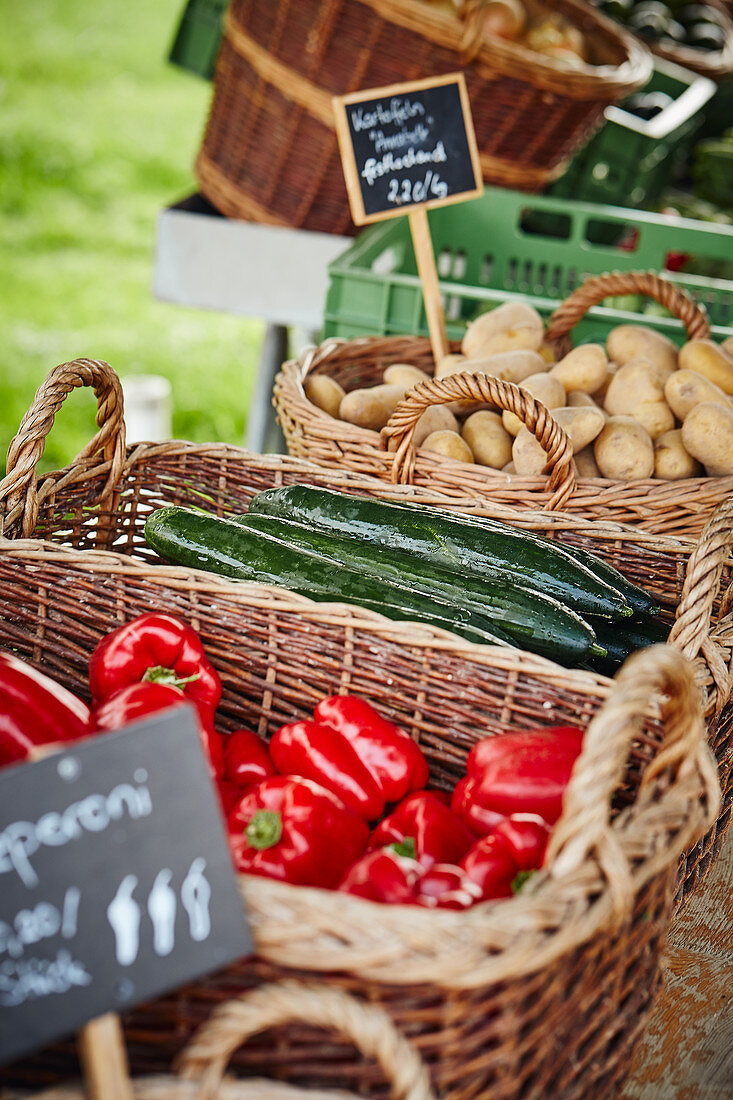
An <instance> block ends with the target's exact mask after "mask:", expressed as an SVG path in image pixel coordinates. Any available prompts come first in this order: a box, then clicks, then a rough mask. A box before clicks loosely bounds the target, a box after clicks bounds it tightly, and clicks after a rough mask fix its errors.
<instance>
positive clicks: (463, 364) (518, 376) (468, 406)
mask: <svg viewBox="0 0 733 1100" xmlns="http://www.w3.org/2000/svg"><path fill="white" fill-rule="evenodd" d="M444 364H445V359H444V360H442V362H441V364H440V368H439V369H440V370H443V369H445V368H444ZM546 369H547V364H546V363H545V361H544V359H543V358H542V356H540V355H537V353H536V352H534V351H508V352H504V353H503V354H502V355H490V356H486V357H485V358H481V359H461V361H460V362H457V363H455V364H453V363H448V364H447V372H448V373H447V374H441V376H440V377H441V378H446V377H448V376H449V375H451V374H459V373H460V372H461V371H467V372H468V373H469V374H488V375H491V376H492V377H493V378H500V379H502V380H503V381H504V382H516V383H519V382H522V381H523V380H524V379H525V378H528V377H529V376H530V375H532V374H536V373H537V372H538V371H545V370H546ZM436 377H438V376H437V375H436ZM485 407H486V404H485V403H482V402H476V401H470V400H465V401H463V400H460V399H458V400H456V401H451V402H450V408H451V410H452V412H454V413H455V414H456V415H457V416H460V415H461V414H462V413H466V412H475V411H476V409H480V408H485Z"/></svg>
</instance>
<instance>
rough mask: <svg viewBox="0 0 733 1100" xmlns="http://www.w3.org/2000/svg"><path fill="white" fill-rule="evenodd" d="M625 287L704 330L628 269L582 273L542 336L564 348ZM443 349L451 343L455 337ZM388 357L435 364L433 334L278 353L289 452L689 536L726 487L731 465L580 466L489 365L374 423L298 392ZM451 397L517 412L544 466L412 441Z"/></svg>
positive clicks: (437, 487) (691, 309)
mask: <svg viewBox="0 0 733 1100" xmlns="http://www.w3.org/2000/svg"><path fill="white" fill-rule="evenodd" d="M633 293H638V294H647V295H649V296H650V297H653V298H654V299H655V300H657V301H658V302H660V303H661V304H662V305H664V306H665V307H666V308H668V309H669V310H670V311H671V312H673V313H674V315H675V316H676V317H678V318H679V319H680V320H681V321H682V322H683V323H684V325H685V327H686V329H687V334H688V337H689V339H705V338H707V337H708V335H709V332H710V329H709V325H708V322H707V318H706V317H705V314H704V313H703V312H702V310H701V309H700V307H699V306H697V305H696V304H695V303H694V302H692V300H691V299H690V298H688V296H687V295H686V294H685V293H684V292H683V291H681V290H679V289H678V288H677V287H675V286H673V285H672V284H671V283H668V282H666V281H665V280H663V279H660V278H658V277H657V276H655V275H653V274H651V273H646V272H629V273H625V274H618V275H600V276H597V277H594V278H591V279H588V280H587V281H586V282H585V283H584V284H583V285H582V287H580V288H579V289H578V290H576V291H575V292H574V293H573V294H572V295H571V296H570V297H569V298H568V299H566V301H565V302H563V303H562V305H561V306H559V307H558V309H557V310H556V311H555V313H554V314H553V315H552V317H551V318H550V321H549V324H548V327H547V330H546V337H545V338H546V341H547V342H548V343H550V344H551V345H553V346H554V347H555V348H556V350H557V352H558V353H559V354H560V355H564V354H566V353H567V351H569V350H570V347H571V344H570V339H569V333H570V331H571V330H572V328H573V327H574V326H575V325H576V324H577V323H578V321H579V320H580V319H581V318H582V317H583V316H584V315H585V313H586V312H587V310H588V309H589V308H590V307H591V306H592V305H594V304H596V303H597V302H600V301H602V300H603V299H604V298H606V297H608V296H610V295H615V294H633ZM451 350H453V351H460V347H459V346H458V345H457V344H455V345H453V346H452V349H451ZM390 363H412V364H414V365H415V366H416V367H419V368H420V369H421V370H423V371H424V372H425V373H426V374H428V375H432V374H433V371H434V369H435V363H434V360H433V355H432V351H431V347H430V341H429V340H427V339H425V338H423V337H412V336H400V337H381V336H380V337H363V338H360V339H357V340H340V339H330V340H326V341H325V342H324V343H323V344H321V345H320V347H318V348H313V349H309V350H308V351H306V352H305V353H304V354H303V356H302V357H301V358H300V359H298V360H293V361H291V362H288V363H285V364H284V365H283V367H282V370H281V371H280V373H279V374H278V376H277V378H276V380H275V391H274V392H275V397H274V400H275V404H276V407H277V412H278V418H279V421H280V424H281V426H282V429H283V432H284V434H285V439H286V442H287V446H288V450H289V451H290V453H291V454H292V455H296V456H298V457H300V458H307V459H309V460H310V461H311V462H315V463H317V464H318V465H319V466H329V467H337V468H338V469H349V470H353V471H356V472H359V473H362V474H368V475H370V476H372V477H379V478H382V479H384V480H385V481H389V482H393V483H402V484H410V485H415V486H420V487H424V488H429V489H430V490H434V491H436V492H439V493H442V494H444V495H446V496H449V497H451V498H452V499H454V500H455V501H456V503H467V504H470V502H472V501H473V502H475V501H477V500H487V501H491V502H497V503H501V504H506V505H510V506H512V507H514V508H517V509H521V508H528V509H532V510H535V509H537V508H547V509H555V508H562V509H563V510H564V511H566V512H568V513H570V514H572V515H576V516H578V517H580V518H582V519H584V520H586V521H588V522H592V521H594V520H597V519H602V520H612V521H616V522H619V523H625V524H633V525H634V526H638V527H639V528H640V529H642V530H645V531H649V532H652V533H660V534H662V533H663V534H676V535H682V536H687V537H691V538H696V537H698V536H699V534H700V532H701V531H702V529H703V527H704V525H705V523H706V521H707V520H708V519H709V517H710V515H711V514H712V512H713V511H714V509H715V508H716V507H717V506H718V505H719V504H720V503H721V502H722V501H724V500H726V499H728V497H730V496H731V494H732V493H733V477H721V478H716V477H704V478H701V477H698V478H687V479H684V480H681V481H661V480H655V479H654V478H648V479H645V480H637V481H614V480H610V479H608V478H578V477H577V474H576V470H575V463H574V461H573V454H572V447H571V444H570V440H569V437H568V436H567V433H566V432H565V431H564V430H563V429H562V428H561V427H560V426H559V425H558V424H557V423H556V422H555V421H554V420H553V418H552V414H551V413H550V412H548V410H547V409H546V408H545V407H544V406H543V405H542V404H541V402H539V401H538V400H536V399H535V398H533V397H532V396H531V394H529V393H528V392H527V391H525V390H522V389H521V388H520V387H518V386H515V385H514V384H512V383H510V382H502V381H499V380H498V379H495V378H490V377H488V376H486V375H469V374H465V373H464V374H455V375H451V376H449V377H448V378H443V379H441V380H440V381H430V382H428V383H420V384H419V385H418V386H415V387H414V388H413V389H412V390H410V391H409V392H408V393H407V394H406V395H405V397H404V399H403V400H402V401H401V402H400V404H399V406H398V407H397V409H396V410H395V412H394V413H393V415H392V417H391V418H390V420H389V423H388V424H387V426H386V427H385V428H384V429H383V430H382V432H381V433H379V432H376V431H371V430H370V429H367V428H360V427H357V426H356V425H354V424H349V423H347V422H346V421H343V420H337V419H335V418H334V417H332V416H329V415H328V414H327V413H325V412H323V411H322V410H321V409H319V408H317V406H315V405H314V404H313V403H312V402H311V401H309V400H308V398H307V397H306V396H305V390H304V382H305V379H306V378H307V377H308V375H310V374H327V375H329V376H330V377H331V378H334V379H335V380H336V381H337V382H339V383H340V384H341V385H342V386H343V388H344V389H345V390H347V391H348V390H354V389H359V388H361V387H368V386H373V385H376V384H377V383H379V382H381V381H382V374H383V372H384V369H385V367H387V366H388V365H389V364H390ZM457 399H458V400H473V401H479V402H487V403H489V404H491V405H494V406H495V407H497V408H499V409H509V410H510V411H511V412H513V413H515V414H516V415H517V416H518V417H519V418H520V420H522V421H523V423H524V424H525V425H526V426H527V427H528V428H529V430H530V431H531V432H533V433H534V435H535V436H536V438H537V439H538V440H539V442H540V443H541V444H542V446H543V447H544V449H545V451H546V453H547V460H548V466H547V469H548V473H547V475H542V476H541V477H520V476H517V475H516V474H515V475H512V476H509V475H507V474H505V473H503V472H502V471H500V470H493V469H491V468H490V467H488V466H479V465H472V464H468V463H465V462H458V461H455V460H453V459H447V458H444V457H438V456H437V455H435V454H433V453H432V452H431V451H426V450H424V449H421V448H419V447H418V448H415V447H414V446H413V445H412V436H413V432H414V429H415V425H416V424H417V421H418V420H419V418H420V416H421V415H422V413H423V412H424V411H425V410H426V409H427V408H429V407H430V406H431V405H440V404H446V403H447V402H450V401H455V400H457Z"/></svg>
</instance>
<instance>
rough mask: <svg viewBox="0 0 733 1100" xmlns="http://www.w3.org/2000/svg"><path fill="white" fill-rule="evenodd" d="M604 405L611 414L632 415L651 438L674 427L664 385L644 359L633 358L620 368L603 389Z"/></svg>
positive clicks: (650, 364) (652, 366)
mask: <svg viewBox="0 0 733 1100" xmlns="http://www.w3.org/2000/svg"><path fill="white" fill-rule="evenodd" d="M604 407H605V409H606V412H608V413H610V414H611V416H633V418H634V420H638V422H639V423H640V424H641V425H642V427H643V428H645V429H646V431H647V432H648V433H649V435H650V436H651V437H652V439H656V438H657V436H659V435H662V433H663V432H669V431H671V430H672V428H674V416H673V414H672V410H671V409H670V407H669V405H668V404H667V402H666V401H665V400H664V387H663V385H662V383H661V382H660V381H659V376H658V373H657V371H656V370H655V368H654V365H653V364H652V363H650V362H649V361H648V360H647V359H632V360H631V362H629V363H625V364H624V365H623V366H622V367H619V369H618V370H617V371H616V374H615V375H614V376H613V379H612V380H611V383H610V385H609V387H608V391H607V392H606V400H605V402H604Z"/></svg>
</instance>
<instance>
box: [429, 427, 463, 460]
mask: <svg viewBox="0 0 733 1100" xmlns="http://www.w3.org/2000/svg"><path fill="white" fill-rule="evenodd" d="M422 446H423V450H425V451H434V452H435V454H439V455H443V457H444V458H452V459H455V461H456V462H473V453H472V451H471V448H470V447H469V445H468V443H466V441H465V440H464V439H461V437H460V435H459V434H458V432H448V431H438V432H431V433H430V435H429V436H428V437H427V438H426V439H424V440H423V442H422Z"/></svg>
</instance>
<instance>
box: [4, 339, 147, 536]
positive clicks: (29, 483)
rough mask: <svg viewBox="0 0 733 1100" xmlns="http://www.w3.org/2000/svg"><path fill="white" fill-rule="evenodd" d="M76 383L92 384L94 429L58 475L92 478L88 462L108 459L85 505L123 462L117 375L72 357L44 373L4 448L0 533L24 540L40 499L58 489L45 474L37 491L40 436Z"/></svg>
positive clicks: (103, 366) (92, 469)
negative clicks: (106, 470) (101, 478)
mask: <svg viewBox="0 0 733 1100" xmlns="http://www.w3.org/2000/svg"><path fill="white" fill-rule="evenodd" d="M77 386H92V387H93V389H94V393H95V394H96V397H97V424H98V426H99V431H98V432H97V433H96V434H95V436H94V438H93V439H92V440H91V441H90V442H89V443H87V445H86V447H84V449H83V450H82V451H80V452H79V454H78V455H77V456H76V458H75V459H74V461H73V463H72V465H71V468H70V469H69V471H68V472H67V473H66V475H65V477H64V484H70V483H73V482H75V481H79V480H81V479H82V478H83V479H86V478H89V477H92V476H94V474H95V473H97V472H98V470H97V468H96V467H95V465H94V462H90V461H89V460H92V459H94V460H97V461H99V462H104V463H110V467H109V473H108V476H107V480H106V482H105V485H104V488H103V489H102V491H101V492H100V493H99V495H98V497H97V498H95V499H94V500H92V501H90V503H95V504H96V503H101V502H102V501H104V500H105V499H106V498H107V496H108V495H109V494H110V492H111V491H112V487H113V486H114V484H115V483H116V482H117V481H118V479H119V477H120V474H121V472H122V467H123V464H124V461H125V419H124V404H123V396H122V386H121V385H120V380H119V378H118V377H117V374H116V373H115V371H114V370H113V369H112V367H111V366H110V365H109V363H105V362H103V361H102V360H101V359H73V360H72V361H71V362H70V363H61V364H60V365H59V366H58V367H54V368H53V370H52V371H50V372H49V374H48V376H47V377H46V379H45V381H44V382H42V383H41V385H40V387H39V388H38V392H37V393H36V396H35V397H34V398H33V403H32V404H31V407H30V408H29V409H28V412H27V413H26V414H25V416H24V417H23V419H22V421H21V423H20V427H19V428H18V432H17V435H16V436H15V438H14V439H13V440H12V442H11V444H10V446H9V448H8V461H7V474H6V476H5V478H4V479H3V480H2V481H1V482H0V534H3V535H5V537H6V538H11V537H13V535H17V534H19V535H20V536H21V537H22V538H30V536H31V535H32V533H33V530H34V528H35V526H36V523H37V522H38V511H39V508H40V506H41V504H42V503H43V501H44V500H45V499H46V498H47V497H48V496H49V495H50V494H51V493H52V492H53V491H54V490H55V489H56V488H58V487H59V485H60V482H58V481H56V480H55V479H54V478H48V479H47V480H46V481H45V482H44V484H43V485H42V486H41V488H40V490H39V489H38V474H37V467H38V462H39V460H40V458H41V456H42V454H43V450H44V447H45V445H46V436H47V435H48V433H49V431H50V430H51V428H52V426H53V422H54V419H55V417H56V413H57V412H58V411H59V409H60V408H61V406H62V405H63V403H64V401H65V399H66V396H67V394H69V393H71V391H72V390H73V389H74V388H76V387H77Z"/></svg>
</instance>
